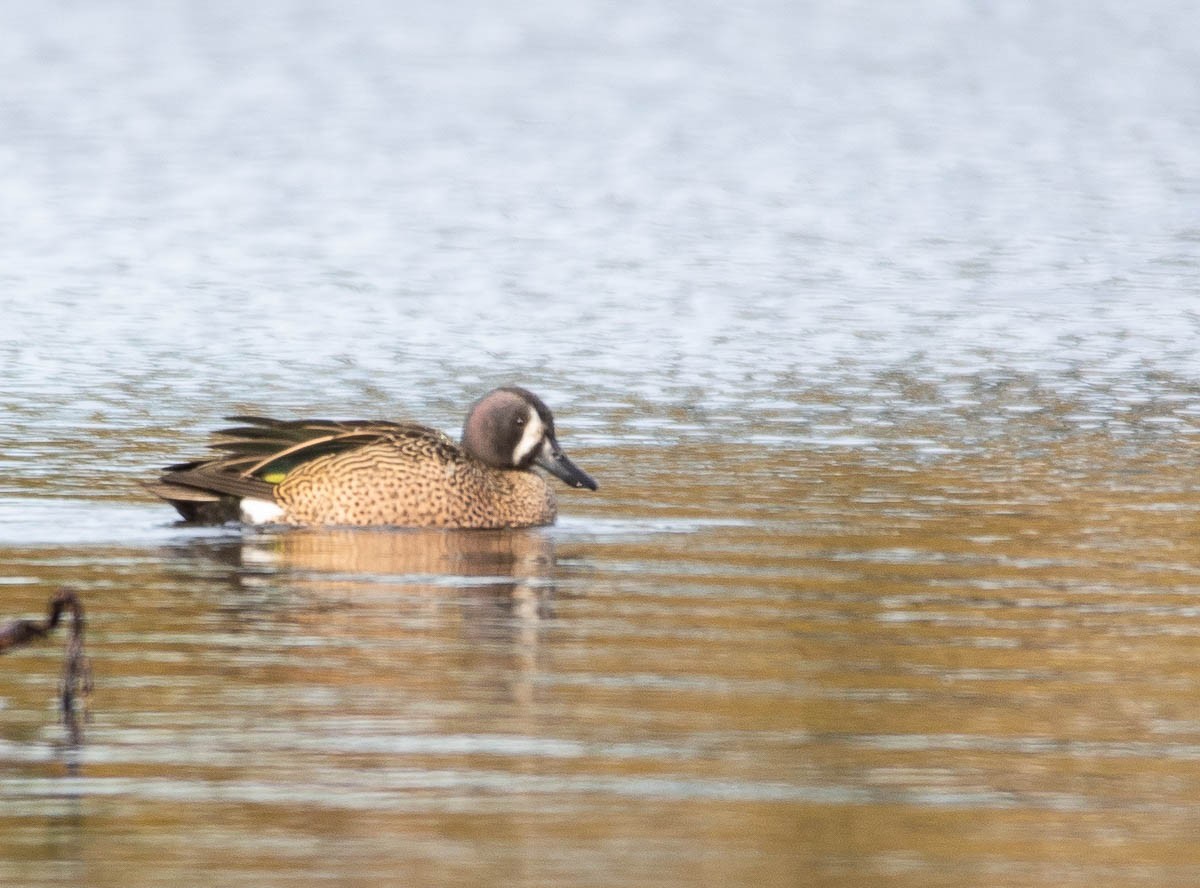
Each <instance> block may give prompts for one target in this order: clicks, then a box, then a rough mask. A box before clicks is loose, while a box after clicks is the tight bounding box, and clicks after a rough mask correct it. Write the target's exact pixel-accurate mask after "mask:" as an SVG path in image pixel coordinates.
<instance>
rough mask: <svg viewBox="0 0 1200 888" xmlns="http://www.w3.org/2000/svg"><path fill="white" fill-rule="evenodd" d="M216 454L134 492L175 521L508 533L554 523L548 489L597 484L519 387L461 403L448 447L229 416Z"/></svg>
mask: <svg viewBox="0 0 1200 888" xmlns="http://www.w3.org/2000/svg"><path fill="white" fill-rule="evenodd" d="M227 419H228V421H230V422H233V423H238V425H236V426H233V427H230V428H226V429H222V430H220V431H218V432H217V433H216V434H215V435H214V439H213V441H212V443H211V445H210V449H211V450H213V451H215V452H216V453H215V455H210V456H209V457H208V458H203V459H197V460H192V461H190V462H183V463H177V464H175V465H171V466H167V467H166V468H165V469H163V470H162V472H161V474H160V475H159V477H158V478H157V480H154V481H151V482H149V483H147V484H146V485H145V486H146V487H147V488H148V489H149V490H150V492H152V493H153V494H155V495H156V496H158V497H160V498H161V499H163V500H166V501H167V502H168V503H170V504H171V505H172V506H174V507H175V509H176V511H177V512H178V513H179V514H180V516H181V517H182V518H183V520H184V521H185V522H189V523H198V524H224V523H228V522H231V521H233V522H241V523H244V524H251V525H264V524H280V525H294V526H352V527H379V526H393V527H442V528H480V529H483V528H492V529H495V528H515V527H536V526H541V525H547V524H553V523H554V521H555V519H556V517H557V513H558V508H557V502H556V498H555V495H554V491H553V490H552V489H551V487H550V485H548V484H547V483H546V480H545V479H544V478H543V477H542V476H541V475H540V474H538V473H537V472H536V471H534V467H535V466H536V467H538V468H541V469H544V470H545V471H546V472H548V473H550V475H552V476H554V477H555V478H558V479H559V480H561V481H562V482H564V483H565V484H566V485H567V486H569V487H574V488H586V489H587V490H597V489H599V485H598V484H597V483H596V481H595V480H594V479H593V478H592V477H591V476H590V475H589V474H588V473H587V472H585V471H583V470H582V469H580V468H579V467H578V466H576V465H575V463H573V462H572V461H571V460H570V459H569V458H568V457H567V455H566V454H565V453H564V452H563V450H562V448H561V447H560V446H559V443H558V438H557V436H556V434H555V430H554V416H553V415H552V414H551V412H550V408H548V407H547V406H546V404H545V402H543V401H542V399H541V398H539V397H538V396H537V395H535V394H534V393H533V392H531V391H529V390H528V389H525V388H522V387H520V386H504V387H501V388H497V389H493V390H492V391H490V392H488V393H487V394H485V395H484V396H483V397H481V398H480V399H479V400H477V401H476V402H475V403H474V404H472V405H471V407H470V410H469V411H468V413H467V418H466V422H465V423H464V425H463V432H462V439H461V441H460V443H458V444H456V443H455V442H454V441H453V440H451V439H450V437H449V436H447V435H445V434H443V433H442V432H440V431H437V430H436V429H432V428H429V427H427V426H423V425H419V424H417V423H411V422H390V421H387V420H349V421H337V420H324V419H301V420H279V419H271V418H268V417H264V416H230V417H227Z"/></svg>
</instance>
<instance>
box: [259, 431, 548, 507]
mask: <svg viewBox="0 0 1200 888" xmlns="http://www.w3.org/2000/svg"><path fill="white" fill-rule="evenodd" d="M275 499H276V501H277V502H278V503H279V504H280V505H281V506H283V508H284V520H285V521H286V522H287V523H289V524H343V525H382V524H392V525H407V526H419V527H464V528H484V527H527V526H531V525H539V524H550V523H552V522H553V521H554V519H555V515H556V513H557V509H556V505H555V498H554V492H553V491H552V490H551V489H550V488H549V486H547V484H546V482H545V481H543V480H542V478H541V477H540V476H538V475H536V474H534V473H533V472H528V471H520V470H516V469H493V468H491V467H488V466H485V465H482V464H481V463H479V462H478V461H476V460H472V459H470V458H469V457H467V456H465V455H464V454H463V453H462V451H460V450H459V449H458V448H457V447H454V446H453V445H450V446H447V443H446V442H445V441H443V440H439V438H435V437H434V436H432V435H430V436H418V435H411V434H410V435H407V436H404V437H395V438H390V439H388V440H383V441H379V442H377V443H373V444H369V445H367V446H364V447H360V448H358V449H355V450H351V451H349V452H346V453H337V454H330V455H327V456H322V457H319V458H317V459H315V460H312V461H311V462H308V463H305V464H304V465H302V466H300V467H298V468H297V469H295V470H293V471H292V472H291V473H290V474H289V475H288V476H287V477H286V478H285V479H284V480H283V481H282V482H280V484H279V485H278V486H277V487H276V489H275Z"/></svg>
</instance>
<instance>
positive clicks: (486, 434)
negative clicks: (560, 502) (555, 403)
mask: <svg viewBox="0 0 1200 888" xmlns="http://www.w3.org/2000/svg"><path fill="white" fill-rule="evenodd" d="M462 447H463V450H465V451H466V452H467V455H468V456H471V457H474V458H475V459H477V460H479V461H480V462H481V463H484V464H485V465H489V466H491V467H492V468H496V469H529V468H531V467H532V466H535V465H536V466H541V467H542V468H543V469H545V470H546V471H547V472H549V473H550V474H551V475H554V476H555V477H556V478H560V479H562V480H563V481H564V482H566V483H567V484H569V485H570V486H571V487H586V488H587V489H588V490H595V489H596V488H597V484H596V482H595V481H593V480H592V478H591V476H590V475H588V473H587V472H585V471H583V469H581V468H579V467H578V466H576V465H575V463H573V462H571V461H570V460H569V459H567V455H566V454H565V453H563V452H562V449H561V448H559V446H558V441H557V440H556V439H555V437H554V417H553V416H552V415H551V413H550V408H549V407H547V406H546V405H545V404H543V403H542V399H541V398H539V397H538V396H537V395H535V394H534V393H533V392H531V391H529V390H527V389H523V388H520V387H518V386H515V385H513V386H505V387H504V388H498V389H493V390H492V391H490V392H488V393H487V394H486V395H484V396H483V397H482V398H480V399H479V400H478V401H476V402H475V403H474V404H473V405H472V406H471V412H470V413H468V414H467V422H466V425H464V426H463V437H462Z"/></svg>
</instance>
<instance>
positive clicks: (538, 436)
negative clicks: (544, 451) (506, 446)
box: [512, 408, 546, 466]
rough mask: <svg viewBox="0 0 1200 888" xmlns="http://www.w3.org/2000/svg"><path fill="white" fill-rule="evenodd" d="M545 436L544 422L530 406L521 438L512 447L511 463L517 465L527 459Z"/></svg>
mask: <svg viewBox="0 0 1200 888" xmlns="http://www.w3.org/2000/svg"><path fill="white" fill-rule="evenodd" d="M545 436H546V424H545V423H544V422H542V418H541V417H540V416H538V415H537V411H536V410H534V409H532V408H530V410H529V419H528V421H527V422H526V423H525V431H524V432H523V433H522V434H521V440H520V441H518V442H517V446H516V447H514V448H513V455H512V459H513V461H512V464H513V465H514V466H519V465H520V464H521V463H523V462H524V461H525V460H526V459H528V458H529V455H530V454H531V453H533V451H535V450H537V449H538V447H540V446H541V444H542V439H543V438H544V437H545Z"/></svg>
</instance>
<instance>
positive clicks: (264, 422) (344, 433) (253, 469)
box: [146, 416, 455, 508]
mask: <svg viewBox="0 0 1200 888" xmlns="http://www.w3.org/2000/svg"><path fill="white" fill-rule="evenodd" d="M227 419H228V420H229V421H230V422H235V423H239V425H236V426H232V427H230V428H226V429H222V430H220V431H219V432H217V433H216V434H215V435H214V436H213V441H212V444H211V445H210V448H211V449H212V450H215V451H217V452H218V454H220V455H218V456H214V457H211V458H209V459H199V460H194V461H192V462H185V463H178V464H176V465H173V466H168V467H167V468H166V469H164V470H163V473H162V475H161V476H160V477H159V479H158V482H157V483H152V484H148V485H146V486H147V487H148V488H149V489H150V491H151V492H153V493H155V494H157V495H158V496H160V497H162V498H163V499H166V500H170V501H171V502H172V503H175V504H176V507H177V508H179V504H180V502H181V501H183V502H211V501H213V500H215V499H218V498H219V497H220V496H222V495H223V496H233V497H239V498H241V497H249V498H253V499H265V500H267V501H270V500H272V499H273V498H274V490H275V485H276V484H278V483H279V482H280V481H282V480H283V479H284V478H285V477H286V476H287V474H288V472H290V471H292V469H294V468H296V467H297V466H299V465H302V464H303V463H306V462H311V461H312V460H314V459H316V458H317V457H320V456H326V455H328V454H331V453H343V452H345V451H348V450H355V449H357V448H359V447H365V446H367V445H369V444H375V443H378V442H380V441H386V440H392V441H400V440H403V439H416V438H420V439H426V440H431V441H435V442H436V443H437V444H438V445H439V446H442V447H450V448H454V447H455V444H454V442H453V441H451V440H450V439H449V438H448V437H447V436H446V435H444V434H442V433H441V432H439V431H436V430H434V429H431V428H427V427H426V426H422V425H417V424H416V423H398V422H387V421H383V420H354V421H347V422H340V421H336V420H327V419H300V420H280V419H271V418H269V417H265V416H230V417H227Z"/></svg>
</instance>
